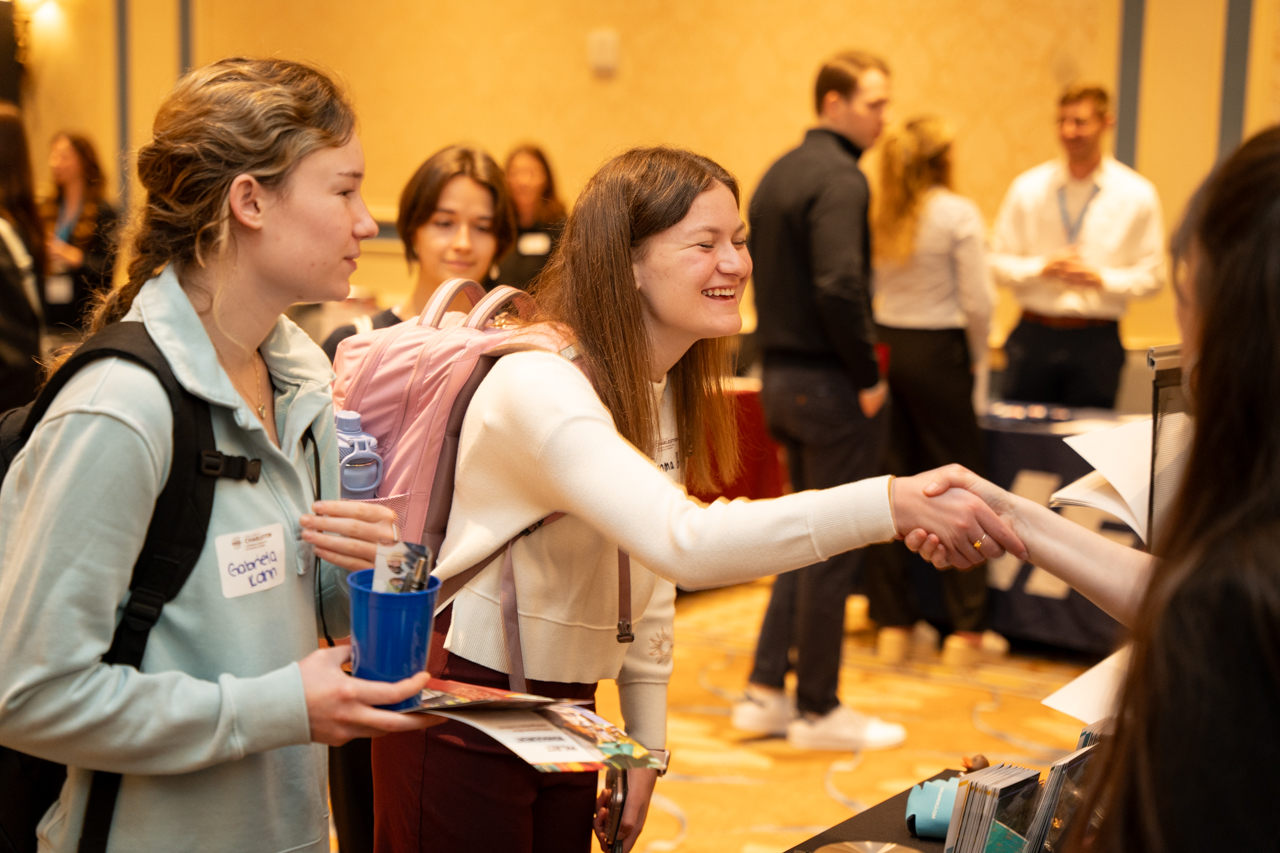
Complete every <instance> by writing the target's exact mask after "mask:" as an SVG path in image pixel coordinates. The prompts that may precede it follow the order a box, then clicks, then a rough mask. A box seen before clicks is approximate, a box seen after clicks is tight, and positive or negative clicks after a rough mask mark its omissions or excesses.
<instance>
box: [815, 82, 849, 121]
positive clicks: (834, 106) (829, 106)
mask: <svg viewBox="0 0 1280 853" xmlns="http://www.w3.org/2000/svg"><path fill="white" fill-rule="evenodd" d="M851 99H852V98H851V97H850V98H845V97H843V96H841V94H840V93H839V92H837V91H836V90H835V89H829V90H828V91H827V93H826V94H825V95H823V96H822V112H820V113H819V114H818V115H819V116H821V117H823V118H829V117H832V116H834V115H835V113H836V111H837V110H839V109H840V107H841V105H843V104H846V103H848V102H849V101H850V100H851Z"/></svg>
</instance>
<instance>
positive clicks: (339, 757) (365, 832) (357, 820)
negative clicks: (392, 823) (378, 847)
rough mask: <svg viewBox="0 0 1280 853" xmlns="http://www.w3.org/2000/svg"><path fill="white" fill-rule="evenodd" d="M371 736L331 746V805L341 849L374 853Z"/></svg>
mask: <svg viewBox="0 0 1280 853" xmlns="http://www.w3.org/2000/svg"><path fill="white" fill-rule="evenodd" d="M370 753H371V749H370V739H369V738H367V737H358V738H355V739H354V740H350V741H348V742H346V743H344V744H343V745H342V746H331V747H329V805H330V807H331V808H332V809H333V825H334V827H335V828H336V829H337V830H338V850H340V851H341V853H373V763H372V758H371V755H370Z"/></svg>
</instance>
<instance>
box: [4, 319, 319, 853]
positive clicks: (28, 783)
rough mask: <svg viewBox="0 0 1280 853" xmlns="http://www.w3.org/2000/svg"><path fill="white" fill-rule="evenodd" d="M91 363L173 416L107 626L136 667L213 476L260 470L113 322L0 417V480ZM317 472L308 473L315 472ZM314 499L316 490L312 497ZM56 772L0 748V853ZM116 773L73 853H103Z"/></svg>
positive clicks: (155, 356) (194, 540)
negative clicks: (161, 478)
mask: <svg viewBox="0 0 1280 853" xmlns="http://www.w3.org/2000/svg"><path fill="white" fill-rule="evenodd" d="M100 358H124V359H128V360H129V361H132V362H134V363H136V364H139V365H141V366H143V367H145V368H147V369H148V370H150V371H151V372H152V373H154V374H155V375H156V378H158V379H159V380H160V384H161V385H163V386H164V390H165V393H166V394H168V396H169V405H170V407H171V408H172V409H173V462H172V464H171V465H170V466H169V479H168V481H167V482H166V483H165V485H164V489H163V490H161V492H160V495H159V497H157V498H156V505H155V509H154V511H153V512H152V515H151V525H150V526H149V527H148V528H147V537H146V541H145V542H144V543H143V546H142V553H141V554H139V555H138V561H137V562H136V563H135V564H134V566H133V577H132V578H131V579H130V581H129V590H130V595H129V600H128V603H127V604H126V605H125V612H124V617H123V618H122V619H121V621H120V624H119V625H117V626H116V631H115V635H114V636H113V637H112V640H111V647H110V649H108V650H107V653H106V654H105V655H103V658H102V660H103V661H104V662H106V663H116V664H125V665H128V666H133V667H140V666H141V664H142V655H143V652H144V651H146V647H147V635H148V634H149V633H150V631H151V628H152V626H154V625H155V624H156V622H157V621H158V620H159V618H160V612H161V610H163V609H164V605H165V603H166V602H169V601H172V600H173V599H174V597H175V596H177V594H178V592H179V590H181V589H182V585H183V584H184V583H185V582H186V580H187V577H188V576H189V575H190V574H191V570H192V569H193V568H194V567H195V564H196V560H197V559H198V558H199V557H200V552H201V550H203V548H204V540H205V533H206V530H207V529H208V526H209V518H210V516H211V515H212V514H213V492H214V485H215V481H216V479H217V478H218V477H227V478H230V479H233V480H248V481H249V482H251V483H256V482H257V481H258V474H259V469H260V463H259V462H258V460H256V459H255V460H249V459H245V458H244V457H243V456H224V455H223V454H221V453H219V452H218V449H217V443H216V442H215V440H214V435H213V416H212V413H211V411H210V409H209V403H208V402H207V401H205V400H202V399H200V398H199V397H196V396H195V395H193V394H191V393H190V392H189V391H187V390H186V389H185V388H183V387H182V386H181V385H180V384H179V383H178V380H177V378H176V377H175V376H174V375H173V371H172V370H171V369H170V368H169V363H168V362H167V361H166V360H165V357H164V355H163V354H162V353H161V352H160V350H159V349H157V348H156V345H155V342H154V341H153V340H152V339H151V335H149V334H148V333H147V330H146V327H145V326H144V325H143V324H142V323H136V322H120V323H113V324H111V325H110V326H108V327H106V328H105V329H103V330H102V331H101V332H99V333H98V334H96V335H94V336H93V337H92V338H90V339H89V340H88V341H86V342H85V343H84V344H83V345H82V346H81V347H80V348H79V349H78V350H76V352H75V354H74V355H72V356H71V358H70V359H68V360H67V362H66V363H65V364H63V365H62V367H60V368H59V369H58V371H57V373H55V374H54V375H53V377H52V378H51V379H50V380H49V383H48V384H47V385H46V386H45V387H44V389H43V390H42V391H41V392H40V395H39V397H37V398H36V400H35V402H33V403H31V404H29V405H27V406H24V407H22V408H20V409H11V410H10V411H8V412H4V413H3V414H0V480H3V477H4V475H5V474H7V473H8V471H9V465H10V464H11V463H12V462H13V458H14V457H15V456H17V455H18V451H20V450H21V449H22V447H23V446H24V445H25V444H26V442H27V439H29V438H30V437H31V433H32V431H33V430H34V429H35V427H36V424H37V423H39V422H40V418H41V417H43V416H44V413H45V412H46V411H47V410H48V408H49V406H50V404H52V403H53V398H54V397H55V396H57V394H58V391H60V390H61V389H62V387H63V386H64V385H66V384H67V381H68V380H70V379H71V377H72V376H74V375H75V373H76V372H77V371H78V370H79V369H80V368H82V367H84V366H85V365H86V364H89V363H90V362H92V361H96V360H98V359H100ZM317 470H318V469H317ZM317 494H318V491H317ZM65 779H66V768H65V767H63V766H62V765H61V764H54V763H53V762H50V761H45V760H43V759H40V758H35V757H33V756H30V755H25V754H23V753H21V752H18V751H16V750H13V749H9V748H7V747H4V746H0V791H3V792H4V794H3V796H0V853H9V851H14V853H28V851H30V852H31V853H34V851H35V850H36V825H37V824H38V823H39V822H40V819H41V818H42V817H44V814H45V812H46V811H48V809H49V806H51V805H52V804H53V802H54V800H56V799H57V798H58V794H59V792H60V791H61V789H62V784H63V781H64V780H65ZM119 790H120V774H118V773H106V772H102V771H98V772H95V773H94V774H93V782H92V784H91V787H90V789H89V802H88V805H87V807H86V810H85V818H84V829H83V831H82V832H81V835H80V845H79V848H78V849H79V853H104V851H105V850H106V849H107V836H108V835H109V834H110V832H111V816H112V814H113V813H114V811H115V804H116V796H117V794H118V793H119Z"/></svg>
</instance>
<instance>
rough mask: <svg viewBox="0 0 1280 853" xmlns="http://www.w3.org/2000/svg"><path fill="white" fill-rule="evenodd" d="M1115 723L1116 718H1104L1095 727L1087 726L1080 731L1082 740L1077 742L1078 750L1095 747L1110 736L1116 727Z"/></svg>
mask: <svg viewBox="0 0 1280 853" xmlns="http://www.w3.org/2000/svg"><path fill="white" fill-rule="evenodd" d="M1115 722H1116V718H1115V717H1103V718H1102V719H1101V720H1098V721H1097V722H1096V723H1094V724H1093V725H1091V726H1085V727H1084V728H1083V729H1081V731H1080V740H1079V741H1077V742H1076V749H1084V748H1085V747H1086V746H1093V745H1094V744H1095V743H1097V742H1098V741H1100V740H1102V739H1103V738H1104V737H1106V736H1107V735H1110V734H1111V730H1112V729H1113V728H1114V727H1115Z"/></svg>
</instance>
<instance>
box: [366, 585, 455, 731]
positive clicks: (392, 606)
mask: <svg viewBox="0 0 1280 853" xmlns="http://www.w3.org/2000/svg"><path fill="white" fill-rule="evenodd" d="M372 586H373V569H364V570H363V571H359V572H352V573H351V574H349V575H347V588H348V589H349V590H350V591H351V672H352V674H353V675H354V676H355V677H356V678H367V679H369V680H370V681H400V680H401V679H404V678H408V677H409V676H411V675H415V674H417V673H419V672H422V671H423V670H424V669H426V668H427V652H428V650H429V649H430V646H431V624H432V622H433V621H434V620H435V607H436V593H437V592H439V590H440V580H439V578H431V579H430V580H429V581H428V582H427V588H426V589H424V590H423V591H422V592H375V591H374V590H373V589H372ZM417 701H418V700H417V697H416V696H411V697H409V698H408V699H406V700H404V701H403V702H398V703H396V704H394V705H380V706H378V707H380V708H386V709H387V710H388V711H402V710H404V709H406V708H412V707H413V706H414V705H416V704H417Z"/></svg>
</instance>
